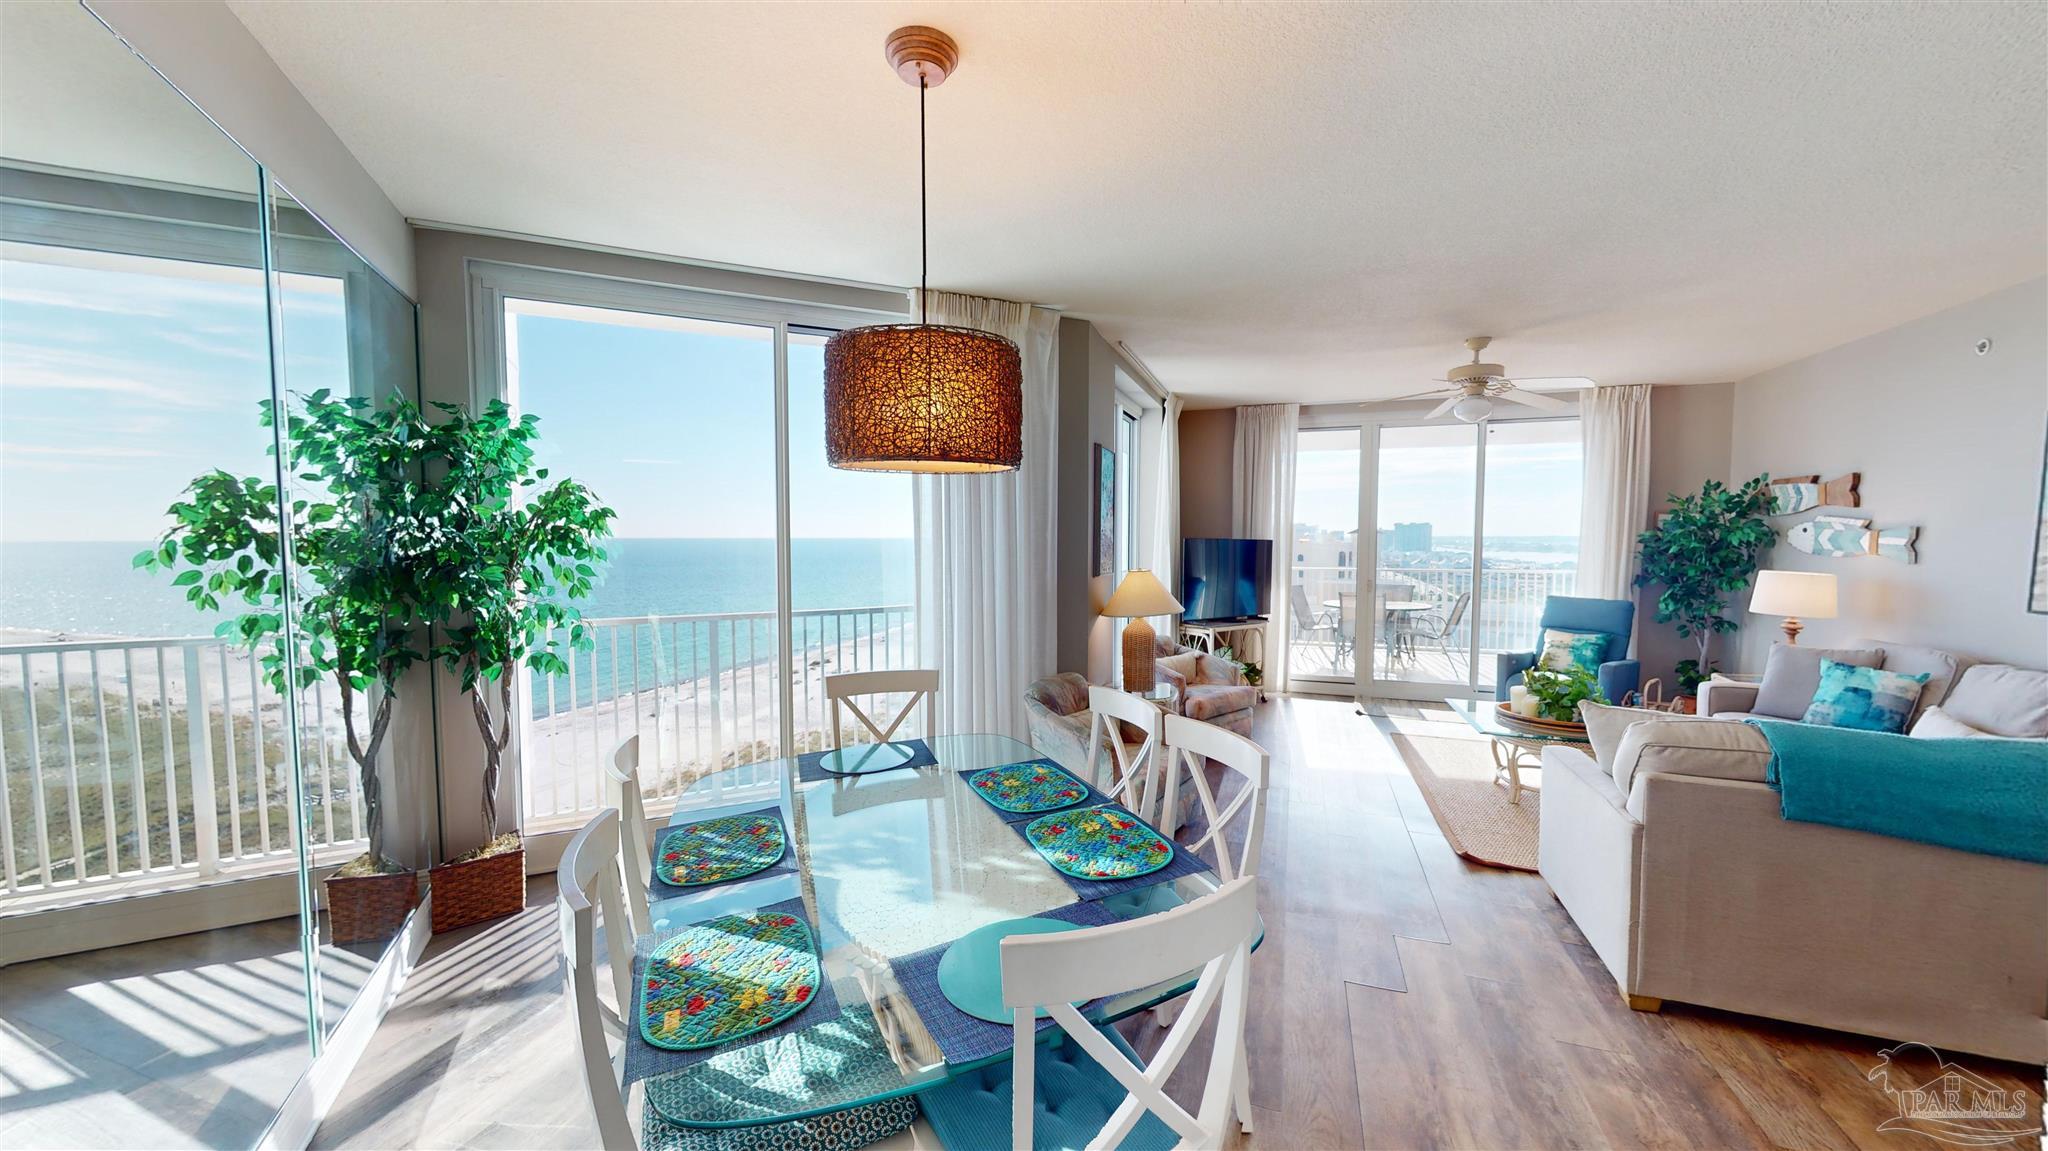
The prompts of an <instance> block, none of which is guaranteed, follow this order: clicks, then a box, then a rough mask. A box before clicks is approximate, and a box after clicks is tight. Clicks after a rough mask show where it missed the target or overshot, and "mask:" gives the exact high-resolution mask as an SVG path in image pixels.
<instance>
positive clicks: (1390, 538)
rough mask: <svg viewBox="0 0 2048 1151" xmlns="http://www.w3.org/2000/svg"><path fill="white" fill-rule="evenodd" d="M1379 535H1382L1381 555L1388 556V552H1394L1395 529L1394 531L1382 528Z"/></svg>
mask: <svg viewBox="0 0 2048 1151" xmlns="http://www.w3.org/2000/svg"><path fill="white" fill-rule="evenodd" d="M1379 535H1380V554H1381V555H1386V554H1387V553H1388V552H1390V551H1393V550H1394V529H1392V528H1381V529H1380V530H1379Z"/></svg>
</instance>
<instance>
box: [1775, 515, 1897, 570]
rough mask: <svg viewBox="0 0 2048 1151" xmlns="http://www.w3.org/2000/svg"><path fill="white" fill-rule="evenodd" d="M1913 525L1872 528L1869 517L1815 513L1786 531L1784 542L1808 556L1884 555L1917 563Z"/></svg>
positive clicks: (1887, 557) (1892, 558) (1888, 557)
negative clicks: (1867, 518) (1865, 518)
mask: <svg viewBox="0 0 2048 1151" xmlns="http://www.w3.org/2000/svg"><path fill="white" fill-rule="evenodd" d="M1919 538H1920V529H1919V527H1918V526H1916V525H1908V526H1905V527H1882V528H1877V527H1871V526H1870V521H1869V520H1852V519H1849V518H1847V517H1845V516H1815V517H1813V518H1812V519H1810V520H1808V521H1806V522H1805V523H1803V524H1798V525H1795V526H1794V527H1792V528H1791V529H1790V530H1788V531H1787V532H1786V533H1785V540H1786V542H1788V543H1790V544H1791V545H1792V546H1793V547H1795V548H1798V549H1799V550H1800V551H1803V552H1805V553H1806V554H1807V555H1810V556H1883V557H1884V558H1886V559H1889V560H1897V561H1899V562H1900V563H1902V564H1910V563H1918V562H1920V557H1919V554H1918V553H1917V552H1915V551H1914V544H1915V542H1916V541H1918V540H1919Z"/></svg>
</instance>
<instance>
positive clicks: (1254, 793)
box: [1160, 715, 1273, 883]
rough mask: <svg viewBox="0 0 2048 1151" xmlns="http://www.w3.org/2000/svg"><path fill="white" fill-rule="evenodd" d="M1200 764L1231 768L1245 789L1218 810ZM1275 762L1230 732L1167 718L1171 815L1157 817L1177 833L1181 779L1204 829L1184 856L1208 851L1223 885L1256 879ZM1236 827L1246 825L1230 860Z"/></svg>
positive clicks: (1214, 791) (1213, 789) (1180, 717)
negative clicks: (1187, 785) (1245, 878)
mask: <svg viewBox="0 0 2048 1151" xmlns="http://www.w3.org/2000/svg"><path fill="white" fill-rule="evenodd" d="M1204 760H1214V761H1215V762H1217V763H1220V764H1222V765H1223V766H1224V767H1227V768H1229V769H1230V770H1231V771H1233V772H1235V773H1236V774H1237V775H1238V776H1240V777H1241V778H1242V782H1243V786H1241V787H1239V788H1238V790H1237V794H1235V795H1233V796H1231V799H1230V802H1229V803H1228V804H1226V805H1223V806H1221V807H1219V806H1218V805H1217V802H1216V796H1217V793H1218V792H1219V791H1220V790H1221V788H1220V787H1215V786H1211V784H1210V782H1209V774H1208V772H1206V771H1204V770H1203V761H1204ZM1272 770H1273V757H1272V756H1271V755H1270V754H1268V753H1267V751H1266V749H1265V748H1263V747H1260V746H1259V745H1258V744H1256V743H1253V742H1252V741H1251V740H1249V739H1246V738H1245V737H1244V736H1241V735H1239V734H1237V733H1236V732H1234V731H1225V730H1224V729H1223V728H1220V727H1217V726H1215V725H1214V724H1208V723H1203V722H1202V721H1201V720H1198V719H1189V718H1188V717H1187V716H1184V715H1169V716H1167V717H1166V781H1167V782H1166V795H1165V797H1164V799H1165V803H1166V804H1167V805H1168V807H1169V808H1170V810H1167V811H1164V812H1162V813H1161V815H1160V820H1161V825H1162V826H1167V827H1176V828H1177V827H1178V826H1179V825H1180V812H1179V811H1178V810H1177V807H1178V805H1179V803H1180V793H1181V792H1182V791H1183V790H1184V788H1183V787H1182V784H1181V779H1182V777H1183V775H1185V777H1186V778H1187V780H1188V781H1189V782H1191V783H1193V784H1194V791H1195V798H1196V800H1197V801H1198V802H1199V803H1200V804H1201V807H1202V817H1203V828H1202V834H1201V837H1200V838H1198V839H1196V840H1195V841H1194V842H1193V843H1190V844H1188V845H1187V847H1186V848H1184V849H1183V850H1186V851H1188V852H1191V853H1196V854H1199V853H1200V852H1201V850H1202V849H1203V848H1204V847H1208V848H1209V849H1210V850H1211V852H1212V853H1213V854H1214V855H1215V857H1216V859H1215V867H1216V874H1217V875H1219V876H1221V877H1222V878H1223V880H1224V882H1226V883H1227V882H1229V881H1230V880H1233V879H1237V878H1240V877H1242V876H1247V875H1256V874H1258V870H1259V850H1260V848H1261V846H1262V845H1263V844H1264V842H1265V837H1266V789H1267V787H1268V785H1269V783H1270V782H1271V776H1272ZM1239 822H1242V823H1243V824H1244V839H1243V844H1242V846H1241V847H1240V849H1239V852H1238V857H1237V858H1236V859H1235V860H1233V859H1232V858H1231V857H1230V842H1229V839H1228V837H1227V836H1226V835H1225V832H1227V831H1229V830H1230V829H1231V828H1232V827H1233V826H1235V825H1237V824H1238V823H1239Z"/></svg>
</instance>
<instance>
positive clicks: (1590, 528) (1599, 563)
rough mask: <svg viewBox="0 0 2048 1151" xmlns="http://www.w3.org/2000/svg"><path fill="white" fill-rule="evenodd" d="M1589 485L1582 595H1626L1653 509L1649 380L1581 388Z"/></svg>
mask: <svg viewBox="0 0 2048 1151" xmlns="http://www.w3.org/2000/svg"><path fill="white" fill-rule="evenodd" d="M1579 436H1580V442H1581V443H1582V444H1583V446H1584V450H1585V460H1586V463H1585V468H1586V471H1585V485H1584V488H1583V491H1582V494H1581V496H1580V504H1579V579H1578V592H1579V594H1580V595H1582V596H1593V597H1596V598H1599V599H1627V598H1629V597H1631V596H1632V595H1634V594H1635V593H1634V592H1633V591H1632V590H1631V588H1632V584H1633V582H1634V580H1635V575H1636V533H1637V532H1640V531H1642V530H1643V526H1644V522H1643V521H1644V520H1645V519H1647V518H1648V516H1649V511H1650V385H1648V384H1627V385H1623V386H1621V387H1613V388H1588V389H1586V390H1585V391H1582V392H1580V393H1579Z"/></svg>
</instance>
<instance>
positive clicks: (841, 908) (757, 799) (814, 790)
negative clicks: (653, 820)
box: [628, 735, 1217, 1128]
mask: <svg viewBox="0 0 2048 1151" xmlns="http://www.w3.org/2000/svg"><path fill="white" fill-rule="evenodd" d="M926 742H927V744H928V745H929V747H930V749H931V751H932V757H933V758H934V759H936V760H937V762H936V763H934V764H931V765H929V766H923V767H907V768H900V769H897V770H893V771H885V772H879V773H874V774H864V775H852V776H830V777H827V778H823V779H818V780H816V781H814V782H804V781H803V780H802V778H801V774H802V773H800V772H799V770H798V764H797V761H796V759H795V758H794V757H791V758H785V759H781V760H775V761H769V762H766V763H760V764H751V765H747V766H745V767H741V768H734V769H730V770H729V771H727V772H724V773H718V774H714V775H712V776H708V777H706V778H704V779H701V780H699V781H697V782H696V783H695V784H692V785H691V787H690V788H689V789H688V790H686V791H685V792H684V793H683V794H682V795H681V796H680V797H679V799H678V801H677V805H676V814H675V815H674V816H673V817H672V818H671V819H670V824H671V825H675V824H680V823H685V822H692V821H698V820H702V819H705V818H708V817H711V816H716V815H721V814H732V813H738V812H742V811H754V810H759V809H761V808H763V807H766V806H768V805H770V804H774V805H776V806H777V807H779V809H780V811H781V813H782V816H783V820H784V822H785V824H786V825H787V827H788V828H789V832H790V845H789V849H790V851H792V852H793V853H794V854H795V856H796V867H795V870H794V872H790V871H788V870H786V869H785V870H784V871H783V873H782V874H779V875H772V876H770V877H765V878H760V879H755V880H740V881H737V882H732V883H727V884H722V885H719V886H715V887H708V888H705V889H704V890H702V891H698V892H692V893H690V894H688V895H684V896H680V897H677V898H673V899H664V900H661V901H659V902H657V903H655V904H654V905H653V907H652V908H651V909H650V910H651V914H652V917H653V922H654V929H655V932H656V934H662V933H664V932H667V931H672V930H675V929H678V928H681V927H683V926H685V925H687V924H691V923H695V922H699V921H701V920H704V919H707V918H710V917H713V916H718V915H724V914H729V913H733V912H736V911H742V910H748V909H752V908H758V907H766V906H768V905H770V904H773V903H777V902H780V901H784V900H788V899H792V898H797V897H801V898H802V900H803V902H804V908H805V911H806V912H807V913H808V915H809V918H810V920H811V922H812V924H813V925H814V926H815V928H816V931H817V937H818V950H819V955H820V958H821V959H822V961H823V969H824V978H825V979H826V980H827V981H828V982H829V983H830V985H831V988H832V991H833V992H834V993H835V996H834V997H836V999H837V1008H838V1010H837V1012H836V1014H834V1013H830V1012H829V1011H822V1012H821V1011H820V1010H819V1008H823V1007H827V1005H828V1001H826V1000H824V997H820V999H821V1001H820V1003H819V1004H818V1005H817V1006H816V1007H813V1008H812V1009H809V1010H807V1011H805V1012H804V1013H802V1014H799V1015H798V1016H796V1017H795V1020H794V1021H793V1022H794V1023H795V1024H796V1026H795V1027H794V1028H792V1029H788V1030H784V1031H780V1032H778V1033H776V1034H775V1035H773V1037H771V1038H767V1039H762V1040H759V1041H757V1042H749V1041H747V1040H740V1041H737V1042H736V1043H735V1044H734V1045H733V1046H732V1047H731V1048H729V1049H727V1050H723V1051H719V1052H717V1053H716V1054H713V1055H712V1056H711V1057H710V1058H708V1059H704V1060H703V1061H701V1062H698V1063H694V1064H692V1065H690V1066H688V1067H685V1068H683V1069H682V1070H678V1071H671V1072H668V1073H666V1074H661V1075H655V1076H652V1077H649V1078H647V1079H646V1080H644V1088H645V1090H646V1092H647V1097H648V1100H649V1101H650V1102H651V1103H652V1105H653V1106H654V1108H655V1109H656V1110H657V1111H658V1112H659V1113H660V1114H661V1115H662V1116H663V1117H664V1118H666V1119H668V1120H670V1121H671V1122H673V1123H676V1124H679V1125H681V1126H685V1127H700V1128H717V1127H744V1126H753V1125H758V1124H765V1123H779V1122H784V1121H787V1120H792V1119H802V1118H806V1117H809V1116H814V1115H822V1114H826V1113H829V1112H833V1111H839V1110H843V1109H846V1108H849V1107H856V1106H859V1105H861V1104H865V1103H873V1102H877V1101H880V1100H883V1099H888V1098H892V1097H894V1096H899V1095H904V1094H908V1093H911V1092H915V1091H922V1090H924V1089H926V1088H929V1087H932V1086H935V1085H937V1084H940V1083H943V1082H945V1081H946V1080H947V1079H948V1078H950V1077H952V1076H954V1075H957V1074H960V1073H962V1072H965V1071H969V1070H972V1069H974V1068H978V1067H982V1066H985V1065H987V1064H989V1063H993V1062H998V1061H1001V1060H1005V1059H1008V1058H1009V1057H1010V1052H1009V1050H1008V1049H1007V1048H1005V1049H1003V1050H1002V1051H1001V1052H1000V1053H999V1054H995V1055H991V1056H989V1057H987V1058H982V1059H979V1060H976V1061H974V1062H971V1063H963V1064H958V1065H951V1064H948V1063H947V1062H946V1060H945V1058H944V1057H943V1056H942V1055H941V1053H940V1050H939V1046H938V1044H937V1042H936V1041H935V1040H934V1039H933V1038H932V1034H931V1032H930V1031H929V1030H928V1029H927V1027H926V1021H925V1020H924V1019H923V1018H921V1017H920V1015H919V1010H918V1007H917V1006H916V1005H915V1004H914V1003H913V1002H912V997H911V996H910V995H909V994H907V993H906V991H905V989H904V988H903V987H901V986H899V985H898V982H897V979H896V976H895V974H894V970H893V968H892V966H891V960H895V959H900V958H902V957H904V956H907V955H911V954H913V953H916V952H920V951H924V950H926V949H929V948H933V947H936V946H939V945H943V944H949V943H951V942H953V941H954V940H957V939H959V938H961V937H962V936H964V935H966V934H968V933H969V932H971V931H974V930H975V929H976V928H979V927H983V926H985V925H987V924H991V923H995V922H998V921H1000V920H1005V919H1017V918H1022V917H1026V916H1032V915H1038V914H1041V913H1043V912H1047V911H1051V910H1054V909H1055V908H1061V907H1065V906H1067V905H1069V904H1072V903H1075V902H1077V900H1078V896H1077V895H1076V893H1075V892H1074V890H1073V889H1072V888H1070V887H1069V886H1068V885H1067V883H1066V881H1065V880H1064V879H1063V878H1062V877H1061V876H1060V874H1059V873H1058V872H1056V871H1054V870H1053V868H1052V866H1051V865H1050V864H1048V863H1047V862H1046V861H1045V860H1044V858H1043V857H1041V856H1040V855H1039V854H1038V853H1037V852H1036V851H1035V850H1033V849H1032V848H1031V846H1030V845H1029V844H1027V843H1026V842H1025V840H1024V838H1023V836H1021V835H1019V834H1018V833H1017V832H1016V831H1015V830H1014V829H1012V828H1011V827H1010V826H1008V825H1006V824H1005V823H1004V821H1003V819H1002V817H1001V815H1000V814H999V813H998V812H997V811H996V810H995V809H994V808H992V807H990V806H989V804H988V803H986V802H985V801H983V800H982V799H981V798H980V797H979V796H978V795H977V794H975V792H974V791H973V790H972V789H971V788H969V787H968V786H967V785H966V783H965V778H964V773H970V772H973V771H976V770H979V769H981V768H984V767H994V766H997V765H1000V764H1006V763H1016V762H1019V761H1022V760H1028V759H1037V758H1042V757H1040V756H1039V754H1038V753H1037V752H1036V751H1034V750H1033V749H1032V748H1031V747H1030V746H1029V745H1027V744H1024V743H1020V742H1018V741H1016V740H1014V739H1010V738H1007V737H1005V736H999V735H946V736H936V737H934V738H932V739H930V740H927V741H926ZM1216 886H1217V879H1216V876H1215V874H1214V872H1212V871H1206V870H1205V871H1202V872H1199V873H1197V874H1192V875H1182V876H1180V877H1179V878H1176V879H1170V880H1166V881H1165V882H1164V883H1163V884H1161V885H1159V886H1158V887H1157V888H1156V889H1154V890H1151V891H1147V892H1144V893H1141V894H1142V895H1143V896H1144V897H1143V898H1139V899H1136V900H1130V899H1128V897H1125V896H1119V897H1118V907H1119V909H1120V910H1119V914H1120V915H1126V916H1127V915H1132V914H1143V913H1144V909H1146V908H1164V907H1168V906H1172V905H1175V904H1177V903H1179V902H1182V901H1185V900H1190V899H1194V898H1198V897H1200V896H1202V895H1205V894H1207V893H1209V892H1211V891H1214V890H1215V889H1216ZM1169 892H1170V893H1171V897H1168V895H1167V893H1169ZM1197 974H1198V972H1194V971H1190V972H1187V973H1186V975H1185V976H1184V977H1182V978H1178V979H1174V980H1169V981H1167V982H1165V983H1161V984H1157V985H1154V986H1151V987H1147V988H1142V989H1138V990H1134V991H1131V992H1129V993H1127V994H1124V995H1120V996H1115V997H1112V998H1110V999H1108V1000H1105V1001H1102V1002H1100V1003H1099V1004H1097V1005H1094V1006H1093V1007H1092V1008H1091V1009H1089V1011H1088V1014H1089V1015H1090V1016H1091V1017H1093V1018H1094V1019H1095V1020H1096V1021H1097V1022H1107V1021H1111V1020H1115V1019H1119V1018H1122V1017H1124V1016H1126V1015H1130V1014H1132V1013H1134V1012H1137V1011H1141V1010H1144V1009H1145V1008H1147V1007H1150V1006H1152V1005H1154V1004H1156V1003H1159V1002H1162V1001H1164V1000H1166V999H1170V998H1172V997H1173V996H1176V995H1179V994H1181V993H1182V992H1184V991H1186V990H1187V989H1188V988H1189V987H1192V986H1193V984H1194V981H1195V977H1196V975H1197ZM928 1009H929V1008H928ZM939 1009H940V1010H943V1009H944V1008H943V1007H942V1008H939ZM629 1014H630V1013H629ZM810 1016H816V1017H815V1018H810ZM628 1041H629V1042H631V1041H632V1040H631V1038H630V1037H629V1039H628Z"/></svg>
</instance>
